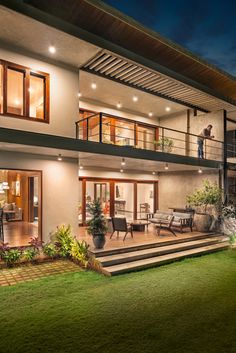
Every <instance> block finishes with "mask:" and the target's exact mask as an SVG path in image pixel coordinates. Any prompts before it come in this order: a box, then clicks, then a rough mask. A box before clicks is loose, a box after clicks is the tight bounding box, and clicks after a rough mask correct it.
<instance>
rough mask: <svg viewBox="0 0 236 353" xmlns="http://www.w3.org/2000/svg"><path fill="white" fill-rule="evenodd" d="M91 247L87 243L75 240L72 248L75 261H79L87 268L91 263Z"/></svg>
mask: <svg viewBox="0 0 236 353" xmlns="http://www.w3.org/2000/svg"><path fill="white" fill-rule="evenodd" d="M88 249H89V245H88V244H87V243H86V241H84V240H82V241H81V242H80V241H79V240H77V239H74V241H73V243H72V247H71V256H72V258H73V259H74V260H76V261H78V262H79V263H80V264H81V265H82V266H84V267H85V268H86V267H87V265H88V262H89V251H88Z"/></svg>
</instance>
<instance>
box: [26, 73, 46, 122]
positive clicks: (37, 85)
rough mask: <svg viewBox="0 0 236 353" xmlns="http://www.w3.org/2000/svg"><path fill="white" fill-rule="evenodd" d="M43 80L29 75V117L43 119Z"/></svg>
mask: <svg viewBox="0 0 236 353" xmlns="http://www.w3.org/2000/svg"><path fill="white" fill-rule="evenodd" d="M44 87H45V80H44V78H43V77H39V76H35V75H32V74H31V75H30V88H29V92H30V117H31V118H37V119H44V115H45V102H44V99H45V92H44V90H45V88H44Z"/></svg>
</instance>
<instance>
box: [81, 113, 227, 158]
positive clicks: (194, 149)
mask: <svg viewBox="0 0 236 353" xmlns="http://www.w3.org/2000/svg"><path fill="white" fill-rule="evenodd" d="M197 137H198V136H197V135H194V134H191V133H186V132H182V131H179V130H175V129H171V128H167V127H163V126H158V125H151V124H146V123H143V122H139V121H133V120H129V119H125V118H120V117H116V116H112V115H110V114H105V113H96V114H91V115H90V116H88V117H86V118H83V119H81V120H79V121H77V122H76V138H77V139H80V140H85V141H92V142H96V143H103V144H110V145H111V144H112V145H116V146H120V147H121V148H122V146H129V147H130V148H137V149H144V150H149V151H156V152H157V153H160V152H162V153H168V154H174V155H179V156H186V157H195V158H197V156H198V145H197ZM223 156H224V144H223V142H222V141H219V140H215V139H213V140H208V139H205V141H204V159H207V160H212V161H217V162H221V161H223Z"/></svg>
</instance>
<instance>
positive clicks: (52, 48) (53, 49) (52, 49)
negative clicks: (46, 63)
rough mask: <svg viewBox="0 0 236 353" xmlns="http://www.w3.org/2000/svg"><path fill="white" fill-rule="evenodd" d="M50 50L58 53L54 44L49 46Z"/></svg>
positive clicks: (52, 52)
mask: <svg viewBox="0 0 236 353" xmlns="http://www.w3.org/2000/svg"><path fill="white" fill-rule="evenodd" d="M48 51H49V53H51V54H55V53H56V48H55V47H54V46H53V45H50V47H49V48H48Z"/></svg>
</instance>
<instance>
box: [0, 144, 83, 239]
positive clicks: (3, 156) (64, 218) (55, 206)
mask: <svg viewBox="0 0 236 353" xmlns="http://www.w3.org/2000/svg"><path fill="white" fill-rule="evenodd" d="M0 168H9V169H10V168H13V169H27V170H41V171H42V182H43V188H42V192H43V207H42V210H43V214H42V237H43V240H44V241H47V240H48V239H49V233H50V232H52V231H55V229H56V227H57V226H58V225H61V224H70V225H71V226H72V229H73V232H74V234H77V232H78V187H79V185H78V184H79V183H78V162H77V161H76V160H75V161H73V160H68V161H66V160H64V161H62V162H59V161H57V160H55V159H51V160H50V159H48V157H45V158H44V157H43V156H40V155H33V154H27V153H16V152H6V151H1V153H0Z"/></svg>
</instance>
